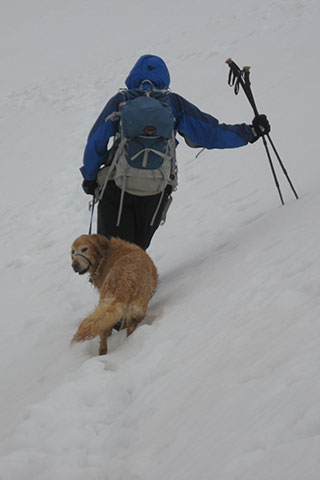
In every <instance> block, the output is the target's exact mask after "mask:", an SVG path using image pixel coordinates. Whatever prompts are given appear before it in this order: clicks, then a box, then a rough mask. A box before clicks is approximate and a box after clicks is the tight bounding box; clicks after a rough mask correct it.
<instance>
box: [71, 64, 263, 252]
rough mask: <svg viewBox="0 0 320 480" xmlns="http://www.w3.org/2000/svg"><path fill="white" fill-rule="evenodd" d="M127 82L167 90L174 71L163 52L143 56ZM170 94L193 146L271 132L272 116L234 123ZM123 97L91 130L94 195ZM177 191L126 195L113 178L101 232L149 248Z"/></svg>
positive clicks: (226, 144) (236, 143)
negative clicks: (161, 53) (170, 68)
mask: <svg viewBox="0 0 320 480" xmlns="http://www.w3.org/2000/svg"><path fill="white" fill-rule="evenodd" d="M125 84H126V87H127V89H128V90H129V91H131V90H134V89H139V88H152V89H157V90H167V89H168V88H169V84H170V74H169V71H168V68H167V66H166V64H165V62H164V61H163V60H162V59H161V58H160V57H158V56H155V55H143V56H142V57H140V58H139V59H138V61H137V62H136V64H135V65H134V67H133V68H132V70H131V71H130V73H129V75H128V77H127V79H126V81H125ZM168 99H169V106H170V108H171V110H172V113H173V118H174V133H175V134H177V133H178V134H179V135H181V136H182V137H183V139H184V140H185V142H186V143H187V145H189V146H190V147H202V148H205V149H224V148H237V147H241V146H244V145H247V144H248V143H254V142H255V141H256V140H257V139H258V138H259V137H260V136H261V135H264V134H266V133H269V131H270V124H269V121H268V119H267V117H266V115H258V116H256V117H255V118H254V119H253V121H252V124H246V123H242V124H235V125H228V124H225V123H219V121H218V120H217V119H216V118H215V117H213V116H212V115H209V114H208V113H204V112H202V111H201V110H200V109H199V108H198V107H196V106H195V105H193V104H192V103H190V102H189V101H188V100H186V99H185V98H183V97H182V96H180V95H178V94H177V93H173V92H171V91H169V93H168ZM123 100H124V96H123V93H122V92H121V91H119V92H118V93H117V94H116V95H115V96H113V97H112V98H111V99H110V100H109V101H108V102H107V104H106V106H105V107H104V108H103V110H102V112H101V114H100V115H99V117H98V119H97V120H96V122H95V123H94V125H93V127H92V129H91V131H90V133H89V136H88V141H87V144H86V147H85V151H84V158H83V166H82V167H81V169H80V170H81V173H82V175H83V182H82V187H83V190H84V191H85V193H87V194H89V195H94V193H95V191H96V188H97V176H98V173H99V171H100V169H101V167H103V166H104V165H108V164H110V158H109V156H110V152H112V151H114V148H115V147H114V146H113V147H112V148H109V149H108V143H109V140H110V139H111V138H112V137H115V136H116V134H117V132H118V131H119V118H116V117H112V114H113V113H114V112H117V111H119V106H120V105H121V104H122V102H123ZM177 143H178V142H177ZM171 193H172V186H170V185H168V186H167V187H166V189H165V191H164V194H163V195H162V196H161V194H160V193H157V194H155V195H144V196H139V195H134V194H132V193H129V192H127V191H125V192H124V194H123V195H122V192H121V189H120V188H119V187H118V186H116V184H115V182H114V181H113V180H109V181H108V183H107V185H106V188H105V190H104V193H103V196H102V198H101V199H100V202H99V204H98V215H97V232H98V233H99V234H101V235H104V236H106V237H119V238H121V239H123V240H127V241H129V242H132V243H135V244H137V245H139V246H140V247H141V248H142V249H144V250H146V249H147V248H148V246H149V245H150V242H151V239H152V237H153V235H154V233H155V232H156V230H157V228H158V227H159V225H160V223H161V219H163V217H164V212H165V211H166V210H167V208H168V204H169V200H171ZM120 203H121V221H120V223H119V221H117V219H118V213H119V204H120ZM155 212H157V214H156V216H155V218H154V215H155Z"/></svg>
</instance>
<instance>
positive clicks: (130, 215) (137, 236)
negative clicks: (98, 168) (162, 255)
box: [98, 181, 171, 250]
mask: <svg viewBox="0 0 320 480" xmlns="http://www.w3.org/2000/svg"><path fill="white" fill-rule="evenodd" d="M170 192H171V189H170V188H167V190H166V191H165V193H164V196H163V199H162V202H161V205H160V208H159V211H158V213H157V216H156V218H155V220H154V223H153V225H152V226H151V225H150V223H151V221H152V218H153V216H154V213H155V211H156V209H157V207H158V204H159V201H160V198H161V194H157V195H149V196H144V197H139V196H137V195H131V194H130V193H127V192H125V194H124V199H123V207H122V213H121V219H120V224H119V226H118V227H117V220H118V213H119V206H120V197H121V190H120V188H118V187H117V186H116V184H115V183H114V182H113V181H109V182H108V184H107V187H106V190H105V192H104V195H103V197H102V199H101V201H100V202H99V205H98V233H99V234H101V235H104V236H105V237H118V238H121V239H122V240H127V241H128V242H131V243H135V244H136V245H139V247H141V248H143V250H146V249H147V248H148V246H149V245H150V242H151V239H152V237H153V235H154V233H155V231H156V230H157V228H158V227H159V225H160V222H161V215H162V212H163V210H164V208H165V206H166V204H167V201H168V196H169V195H170Z"/></svg>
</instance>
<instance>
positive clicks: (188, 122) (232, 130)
mask: <svg viewBox="0 0 320 480" xmlns="http://www.w3.org/2000/svg"><path fill="white" fill-rule="evenodd" d="M170 103H171V107H172V110H173V113H174V115H175V118H176V130H177V131H178V133H179V134H180V135H182V136H183V137H184V139H185V141H186V143H187V144H188V145H189V146H191V147H204V148H207V149H213V148H220V149H223V148H236V147H242V146H243V145H246V144H247V143H248V142H252V140H253V139H254V134H253V131H252V129H251V127H250V125H247V124H245V123H242V124H236V125H227V124H225V123H219V121H218V120H217V119H216V118H214V117H213V116H211V115H209V114H208V113H204V112H202V111H201V110H199V108H197V107H196V106H195V105H193V104H192V103H190V102H188V101H187V100H186V99H184V98H183V97H181V96H180V95H178V94H176V93H171V94H170Z"/></svg>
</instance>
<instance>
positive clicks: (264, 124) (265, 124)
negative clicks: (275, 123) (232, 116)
mask: <svg viewBox="0 0 320 480" xmlns="http://www.w3.org/2000/svg"><path fill="white" fill-rule="evenodd" d="M252 128H253V131H254V133H255V135H256V137H257V138H259V137H262V136H263V135H267V134H268V133H269V132H270V130H271V126H270V123H269V120H268V119H267V116H266V115H265V114H263V113H262V114H260V115H256V116H255V117H254V119H253V120H252Z"/></svg>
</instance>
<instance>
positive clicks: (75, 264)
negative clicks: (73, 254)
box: [72, 260, 81, 273]
mask: <svg viewBox="0 0 320 480" xmlns="http://www.w3.org/2000/svg"><path fill="white" fill-rule="evenodd" d="M72 268H73V270H74V271H75V272H76V273H79V272H80V271H81V265H80V262H78V260H74V261H73V262H72Z"/></svg>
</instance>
